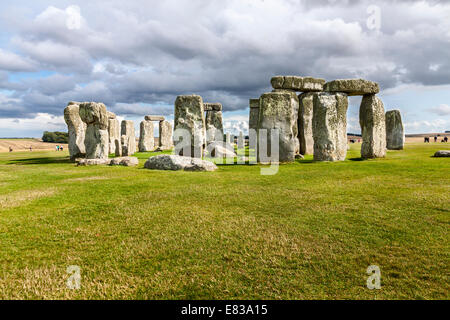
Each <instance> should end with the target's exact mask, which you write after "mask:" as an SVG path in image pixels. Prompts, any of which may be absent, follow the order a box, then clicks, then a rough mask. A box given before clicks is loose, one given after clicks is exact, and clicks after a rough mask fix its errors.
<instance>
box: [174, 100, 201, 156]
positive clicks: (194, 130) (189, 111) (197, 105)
mask: <svg viewBox="0 0 450 320" xmlns="http://www.w3.org/2000/svg"><path fill="white" fill-rule="evenodd" d="M174 123H175V128H174V129H175V131H176V130H178V129H184V130H187V131H188V132H189V134H190V136H191V152H190V156H191V157H198V158H199V157H202V155H203V146H204V145H205V143H206V125H205V115H204V108H203V99H202V97H200V96H198V95H188V96H178V97H177V99H176V100H175V120H174ZM175 139H177V140H178V137H176V136H174V140H175ZM177 143H178V141H174V145H175V148H176V149H177ZM176 152H177V153H178V154H179V155H183V150H182V149H180V150H178V149H177V150H176Z"/></svg>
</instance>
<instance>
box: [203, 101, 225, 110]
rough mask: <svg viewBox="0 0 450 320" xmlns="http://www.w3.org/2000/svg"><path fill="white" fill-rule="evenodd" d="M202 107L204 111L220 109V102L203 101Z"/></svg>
mask: <svg viewBox="0 0 450 320" xmlns="http://www.w3.org/2000/svg"><path fill="white" fill-rule="evenodd" d="M203 108H204V110H205V111H222V104H221V103H209V102H205V103H203Z"/></svg>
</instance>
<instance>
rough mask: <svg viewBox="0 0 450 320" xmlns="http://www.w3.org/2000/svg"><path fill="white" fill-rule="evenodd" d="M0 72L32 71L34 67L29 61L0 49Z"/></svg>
mask: <svg viewBox="0 0 450 320" xmlns="http://www.w3.org/2000/svg"><path fill="white" fill-rule="evenodd" d="M0 70H7V71H34V70H36V66H35V65H34V64H33V62H31V61H30V60H29V59H27V58H24V57H22V56H20V55H18V54H15V53H13V52H9V51H6V50H3V49H2V48H0Z"/></svg>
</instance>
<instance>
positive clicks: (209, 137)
mask: <svg viewBox="0 0 450 320" xmlns="http://www.w3.org/2000/svg"><path fill="white" fill-rule="evenodd" d="M221 109H222V105H221ZM205 125H206V143H210V142H212V141H216V140H219V141H223V120H222V111H219V110H217V111H216V110H210V111H206V119H205ZM220 137H222V138H220Z"/></svg>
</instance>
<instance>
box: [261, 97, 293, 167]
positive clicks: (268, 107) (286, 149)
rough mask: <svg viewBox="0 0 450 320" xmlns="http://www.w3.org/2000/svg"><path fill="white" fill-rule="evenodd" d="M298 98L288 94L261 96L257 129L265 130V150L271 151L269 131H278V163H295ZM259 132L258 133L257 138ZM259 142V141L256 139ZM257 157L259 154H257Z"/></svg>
mask: <svg viewBox="0 0 450 320" xmlns="http://www.w3.org/2000/svg"><path fill="white" fill-rule="evenodd" d="M298 108H299V103H298V97H297V95H296V94H295V93H290V92H269V93H264V94H263V95H261V98H260V109H259V121H258V129H259V130H261V129H267V134H268V143H267V150H268V152H270V150H271V143H272V141H271V139H270V138H269V137H270V136H271V131H272V130H273V129H278V130H279V161H280V162H292V161H295V154H296V149H298V145H299V143H298V138H297V135H298V132H297V119H298ZM259 135H260V132H258V136H259ZM258 140H259V139H258ZM258 156H259V154H258Z"/></svg>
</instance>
